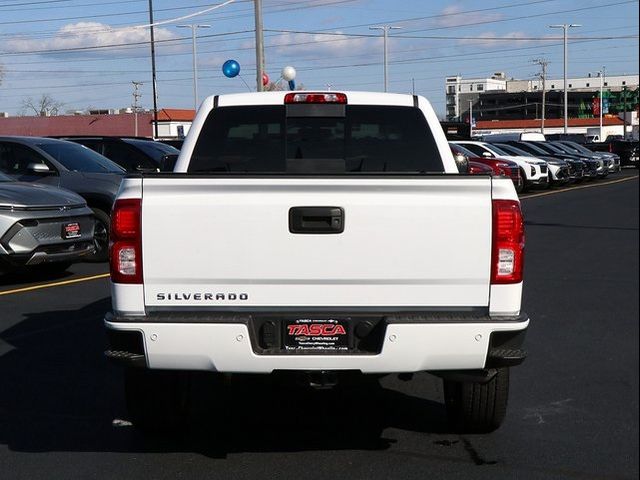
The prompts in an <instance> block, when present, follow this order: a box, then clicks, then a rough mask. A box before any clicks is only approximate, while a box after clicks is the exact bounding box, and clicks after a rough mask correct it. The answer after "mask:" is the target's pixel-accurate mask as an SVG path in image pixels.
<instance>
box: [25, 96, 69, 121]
mask: <svg viewBox="0 0 640 480" xmlns="http://www.w3.org/2000/svg"><path fill="white" fill-rule="evenodd" d="M63 105H64V103H63V102H59V101H57V100H56V99H54V98H53V97H52V96H51V95H49V94H48V93H43V94H42V96H41V97H40V98H38V99H36V100H34V99H33V97H29V98H25V99H24V100H22V109H23V110H26V111H28V112H32V111H33V113H35V114H36V115H38V116H40V117H50V116H55V115H58V112H59V111H60V109H61V108H62V106H63Z"/></svg>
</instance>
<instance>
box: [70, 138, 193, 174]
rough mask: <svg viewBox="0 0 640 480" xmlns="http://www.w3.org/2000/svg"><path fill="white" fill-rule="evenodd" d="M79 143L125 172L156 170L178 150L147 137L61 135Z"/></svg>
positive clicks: (175, 154)
mask: <svg viewBox="0 0 640 480" xmlns="http://www.w3.org/2000/svg"><path fill="white" fill-rule="evenodd" d="M61 138H62V139H64V140H69V141H70V142H76V143H80V144H81V145H84V146H86V147H89V148H90V149H91V150H94V151H96V152H98V153H99V154H101V155H104V156H105V157H107V158H108V159H109V160H111V161H113V162H115V163H117V164H118V165H120V166H121V167H122V168H124V169H125V170H126V171H127V172H133V173H135V172H138V173H139V172H157V171H159V170H161V169H162V166H163V164H164V162H166V161H167V159H168V158H169V157H175V158H177V156H178V154H179V153H180V150H178V149H177V148H174V147H172V146H171V145H167V144H165V143H161V142H156V141H154V140H151V139H149V138H137V137H136V138H133V137H61Z"/></svg>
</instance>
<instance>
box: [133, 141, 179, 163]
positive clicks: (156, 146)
mask: <svg viewBox="0 0 640 480" xmlns="http://www.w3.org/2000/svg"><path fill="white" fill-rule="evenodd" d="M124 141H125V142H126V143H128V144H129V145H133V146H134V147H136V148H139V149H140V150H142V151H143V152H144V153H146V154H147V155H149V156H150V157H151V158H153V159H154V160H155V161H156V162H160V160H162V157H164V156H165V155H179V154H180V150H178V149H177V148H175V147H172V146H171V145H167V144H165V143H160V142H154V141H153V140H135V139H129V138H127V139H125V140H124Z"/></svg>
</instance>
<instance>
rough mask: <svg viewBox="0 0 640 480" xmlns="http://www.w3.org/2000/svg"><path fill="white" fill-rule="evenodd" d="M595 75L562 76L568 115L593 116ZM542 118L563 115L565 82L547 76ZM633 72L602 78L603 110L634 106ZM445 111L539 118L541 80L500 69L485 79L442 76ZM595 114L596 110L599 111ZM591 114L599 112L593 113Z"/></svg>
mask: <svg viewBox="0 0 640 480" xmlns="http://www.w3.org/2000/svg"><path fill="white" fill-rule="evenodd" d="M600 80H601V78H600V77H599V76H593V75H588V76H587V77H580V78H572V79H567V87H568V110H569V117H579V118H587V117H593V116H594V110H597V108H598V106H599V104H598V105H596V106H594V99H596V103H597V98H599V91H600ZM545 83H546V85H545V86H546V88H545V90H546V92H545V94H546V98H545V117H546V118H562V117H563V115H564V106H563V105H564V104H563V102H564V80H563V79H559V80H558V79H547V80H546V82H545ZM638 84H639V81H638V75H609V76H605V77H602V87H603V91H604V95H603V97H604V102H603V104H604V107H605V113H612V114H616V115H618V114H622V113H623V112H624V111H631V110H635V109H637V106H638ZM445 95H446V110H447V112H446V114H447V120H450V121H454V120H457V121H467V122H468V121H469V108H470V106H471V105H472V110H473V117H474V119H475V120H476V121H479V120H508V119H525V118H526V119H535V118H541V117H542V80H541V79H536V80H515V79H507V78H506V75H505V74H504V73H501V72H499V73H495V74H494V75H492V76H491V77H490V78H471V79H463V78H462V77H461V76H456V77H447V78H446V82H445ZM598 113H599V112H598ZM595 116H598V115H597V114H596V115H595Z"/></svg>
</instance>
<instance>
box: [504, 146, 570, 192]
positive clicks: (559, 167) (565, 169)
mask: <svg viewBox="0 0 640 480" xmlns="http://www.w3.org/2000/svg"><path fill="white" fill-rule="evenodd" d="M494 145H495V146H497V147H498V148H499V149H500V150H504V151H505V152H507V153H509V154H510V155H514V156H520V157H523V158H537V159H539V160H544V161H545V162H547V165H548V166H549V185H551V186H557V185H565V184H566V183H569V182H570V181H571V165H569V163H568V162H567V161H566V160H561V159H558V158H554V157H549V156H547V155H532V154H531V153H528V152H525V151H524V150H521V149H519V148H518V147H514V146H513V145H508V144H504V143H496V144H494ZM580 171H582V170H580Z"/></svg>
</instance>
